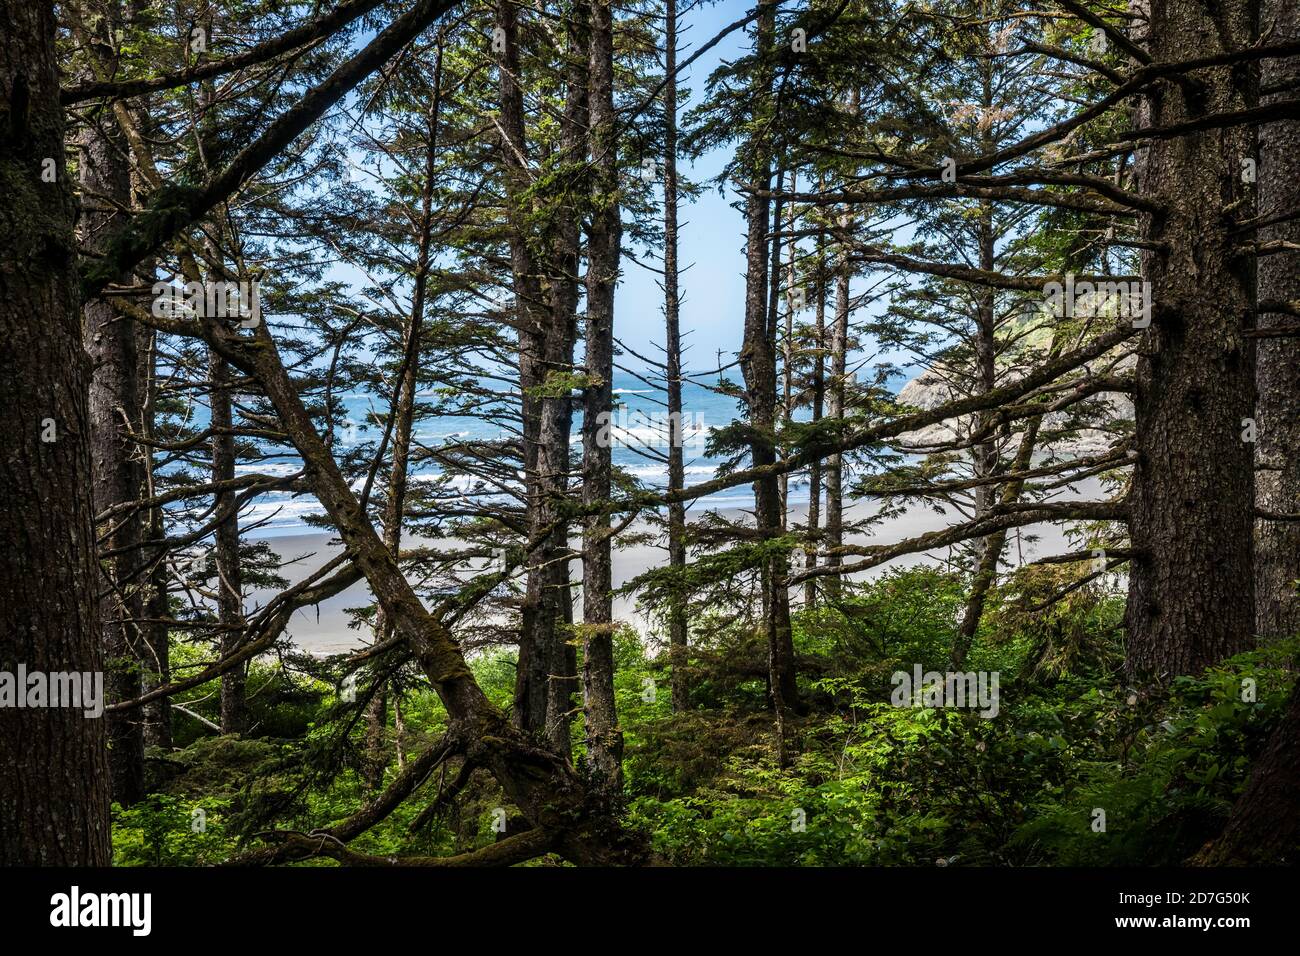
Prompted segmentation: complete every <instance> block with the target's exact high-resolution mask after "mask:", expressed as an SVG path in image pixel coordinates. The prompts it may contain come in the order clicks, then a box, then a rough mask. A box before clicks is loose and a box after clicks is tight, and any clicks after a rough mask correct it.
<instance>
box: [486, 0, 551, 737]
mask: <svg viewBox="0 0 1300 956" xmlns="http://www.w3.org/2000/svg"><path fill="white" fill-rule="evenodd" d="M497 29H499V30H500V31H501V33H500V36H501V38H502V49H501V51H500V58H499V66H498V86H499V90H500V98H501V123H500V125H501V138H502V143H501V162H502V166H503V168H504V171H505V189H506V197H507V205H508V213H507V222H508V230H509V245H510V266H511V274H512V277H513V284H514V293H515V317H516V320H517V322H518V336H519V392H520V404H521V409H520V413H521V416H522V418H521V426H522V428H521V431H522V434H523V448H522V451H521V454H522V458H523V467H524V494H525V499H526V501H527V508H528V511H529V515H530V525H535V524H536V521H537V517H536V516H537V510H538V507H539V503H540V502H541V500H542V498H541V489H540V487H539V483H538V467H537V452H538V447H539V444H538V440H539V435H540V430H541V400H540V399H539V398H538V397H537V389H538V388H539V387H540V386H541V385H542V382H543V380H544V379H543V372H542V367H541V363H542V351H543V348H544V342H543V337H544V330H545V327H546V318H545V316H544V315H543V314H542V312H543V302H542V289H541V282H540V279H539V275H540V272H539V269H538V263H537V262H536V259H535V256H534V254H533V250H532V249H531V248H530V246H529V243H528V236H529V234H530V227H529V223H528V219H529V209H528V208H527V206H526V200H525V199H523V198H522V197H523V196H524V194H525V192H526V190H527V189H528V187H529V170H528V165H527V162H528V159H527V157H528V145H527V141H526V137H525V132H524V100H523V90H522V89H521V88H520V84H519V76H520V58H519V13H518V9H517V7H516V5H515V4H514V3H512V2H511V0H500V2H499V3H498V4H497ZM525 587H526V590H525V597H524V604H523V608H522V609H521V616H522V621H521V627H520V634H519V663H518V669H517V671H516V675H515V703H514V719H515V723H516V724H517V725H518V726H519V728H520V729H521V730H523V731H524V732H526V733H530V734H539V735H541V734H544V733H545V731H546V708H547V694H548V687H547V684H548V675H549V674H550V649H551V646H552V639H551V637H550V635H549V634H548V633H547V632H546V622H545V619H544V616H543V607H542V590H543V588H542V554H541V549H537V550H536V551H534V552H533V554H532V556H531V557H530V558H529V561H528V570H527V583H526V586H525Z"/></svg>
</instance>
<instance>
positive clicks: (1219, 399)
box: [1126, 0, 1255, 680]
mask: <svg viewBox="0 0 1300 956" xmlns="http://www.w3.org/2000/svg"><path fill="white" fill-rule="evenodd" d="M1253 27H1254V24H1253V16H1252V7H1251V3H1250V0H1229V2H1227V3H1226V4H1223V5H1220V7H1219V8H1218V9H1217V10H1216V11H1214V12H1211V11H1209V10H1207V9H1206V8H1205V7H1204V6H1202V5H1201V4H1200V3H1198V2H1196V0H1172V2H1168V3H1166V4H1164V5H1153V6H1152V10H1151V20H1150V33H1149V48H1150V52H1151V55H1152V57H1153V59H1154V60H1156V61H1157V62H1160V61H1165V60H1170V59H1176V58H1179V57H1186V56H1189V55H1209V54H1213V53H1220V52H1224V51H1228V50H1239V49H1243V48H1245V47H1246V46H1248V45H1249V44H1250V42H1251V35H1252V30H1253ZM1254 92H1255V91H1254V85H1253V83H1252V82H1251V81H1250V79H1249V77H1248V71H1245V70H1236V71H1234V70H1232V69H1229V68H1226V67H1221V68H1214V69H1208V70H1205V71H1203V72H1201V73H1198V74H1197V79H1196V82H1194V83H1193V82H1190V81H1189V82H1186V83H1168V84H1164V85H1161V86H1158V87H1156V88H1154V90H1153V92H1152V94H1151V96H1150V99H1149V102H1148V109H1149V119H1148V122H1149V123H1150V124H1151V125H1155V126H1163V125H1165V124H1169V123H1178V122H1182V121H1185V120H1191V119H1194V118H1196V117H1197V116H1199V115H1202V114H1203V113H1206V112H1226V111H1230V110H1236V109H1243V108H1247V107H1250V106H1253V105H1254V104H1253V99H1254ZM1252 140H1253V134H1252V131H1251V130H1250V129H1249V128H1248V127H1242V126H1237V127H1230V128H1225V129H1215V130H1208V131H1205V132H1201V133H1197V134H1194V135H1189V136H1185V137H1180V138H1174V139H1163V138H1162V139H1155V140H1154V141H1153V142H1151V144H1150V146H1149V147H1148V149H1147V153H1146V156H1145V157H1144V160H1143V166H1144V168H1143V172H1142V175H1143V177H1144V178H1145V182H1144V183H1142V189H1141V192H1142V194H1143V195H1145V196H1148V197H1151V198H1152V199H1155V200H1157V201H1158V202H1160V203H1161V204H1162V205H1163V206H1164V207H1165V210H1164V211H1163V212H1161V213H1160V214H1159V215H1155V214H1152V213H1150V212H1143V213H1142V215H1141V216H1140V222H1141V235H1142V238H1143V239H1145V240H1148V241H1151V242H1155V243H1161V244H1163V249H1164V251H1160V252H1148V253H1144V255H1143V276H1144V278H1146V279H1147V280H1149V281H1150V283H1151V303H1152V316H1151V325H1150V328H1149V329H1147V330H1146V331H1145V332H1144V333H1143V340H1142V343H1141V346H1140V349H1139V352H1140V354H1139V360H1138V367H1137V374H1136V388H1135V395H1134V404H1135V408H1136V417H1137V436H1136V450H1137V452H1138V457H1137V461H1136V463H1135V467H1134V473H1133V488H1132V492H1131V494H1130V505H1131V525H1130V528H1131V534H1132V543H1133V548H1134V555H1133V560H1132V562H1131V571H1130V575H1129V595H1128V606H1127V612H1126V624H1127V629H1128V648H1127V658H1126V669H1127V671H1128V673H1129V675H1130V676H1131V677H1134V678H1137V677H1143V678H1151V679H1157V680H1164V679H1169V678H1172V677H1175V676H1178V675H1180V674H1192V673H1196V672H1198V671H1200V670H1202V669H1203V668H1204V667H1206V666H1207V665H1210V664H1213V663H1215V662H1217V661H1219V660H1222V659H1223V658H1225V657H1228V656H1230V655H1232V654H1235V653H1238V652H1240V651H1243V650H1246V649H1248V648H1249V647H1251V646H1252V645H1253V643H1254V641H1253V634H1254V625H1255V601H1254V583H1255V582H1254V570H1253V561H1252V548H1253V532H1254V521H1253V507H1254V502H1255V489H1254V474H1253V465H1254V461H1253V458H1254V455H1253V452H1254V448H1253V446H1252V445H1250V444H1249V443H1247V442H1246V441H1244V440H1243V429H1244V428H1245V420H1246V419H1247V418H1249V417H1250V416H1251V415H1252V405H1253V399H1254V375H1255V362H1254V353H1253V349H1252V348H1251V347H1250V344H1249V342H1248V340H1247V339H1246V338H1245V336H1244V334H1243V331H1244V329H1243V326H1244V324H1245V322H1246V321H1247V318H1248V316H1249V315H1250V312H1251V309H1252V306H1253V302H1254V268H1253V266H1252V264H1251V263H1250V261H1249V259H1248V258H1247V257H1243V256H1241V255H1239V254H1238V250H1237V249H1236V248H1234V244H1235V241H1236V236H1235V235H1234V234H1233V233H1232V231H1231V230H1232V223H1233V221H1234V219H1245V218H1249V217H1250V216H1251V214H1252V205H1253V203H1252V202H1251V201H1250V197H1249V192H1248V187H1247V186H1246V185H1245V184H1243V183H1242V177H1241V160H1242V159H1243V158H1245V157H1248V156H1250V155H1251V153H1252V151H1253V142H1252ZM1229 206H1232V209H1231V210H1229V208H1228V207H1229Z"/></svg>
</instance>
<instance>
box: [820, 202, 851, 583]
mask: <svg viewBox="0 0 1300 956" xmlns="http://www.w3.org/2000/svg"><path fill="white" fill-rule="evenodd" d="M848 223H849V216H848V214H847V213H845V214H844V215H842V216H841V217H840V225H841V226H842V227H844V228H847V226H848ZM851 268H852V267H851V266H850V265H849V250H848V247H847V246H841V247H840V255H839V263H838V264H837V266H836V270H835V321H834V324H833V325H832V326H831V380H830V388H829V390H828V391H829V393H830V396H829V400H828V402H827V405H828V408H827V414H828V415H829V416H830V418H832V419H834V420H835V421H837V422H842V421H843V420H844V414H845V409H844V398H845V393H846V391H847V382H846V381H845V377H846V376H847V374H848V339H849V314H850V308H849V277H850V275H851ZM843 546H844V456H843V455H841V454H840V453H839V452H836V453H835V454H834V455H831V456H830V458H828V459H827V461H826V550H827V554H826V566H827V567H833V568H838V567H839V566H840V565H841V564H842V563H843V558H842V557H841V555H840V554H839V550H838V549H839V548H842V547H843ZM822 590H823V592H824V593H825V594H826V596H827V597H829V598H830V599H831V600H832V601H835V600H837V599H838V598H839V596H840V575H839V574H838V573H834V574H828V575H826V576H825V578H824V581H823V584H822Z"/></svg>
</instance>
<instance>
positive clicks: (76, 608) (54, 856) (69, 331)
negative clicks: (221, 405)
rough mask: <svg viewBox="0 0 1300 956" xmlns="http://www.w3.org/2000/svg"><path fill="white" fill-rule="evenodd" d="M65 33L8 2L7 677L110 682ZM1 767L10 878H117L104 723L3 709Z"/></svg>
mask: <svg viewBox="0 0 1300 956" xmlns="http://www.w3.org/2000/svg"><path fill="white" fill-rule="evenodd" d="M54 27H55V24H54V14H53V6H52V5H51V4H47V3H23V2H17V0H0V181H3V182H4V184H5V190H4V194H3V196H2V197H0V234H3V235H4V237H5V241H4V243H3V244H0V333H2V334H3V337H4V343H5V347H4V348H3V349H0V434H4V435H5V436H6V438H7V442H8V445H7V450H6V452H5V454H4V455H3V456H0V487H3V488H4V489H5V495H6V501H5V507H4V508H0V540H3V541H4V542H6V548H5V559H4V561H3V562H0V671H4V672H7V673H9V674H16V670H17V668H18V666H19V665H20V664H22V665H25V667H26V668H27V670H28V671H29V672H34V671H42V672H46V673H52V672H81V673H89V674H102V668H103V652H102V647H101V639H102V637H101V631H100V627H99V609H98V601H97V597H96V595H97V594H98V592H99V589H100V580H101V575H100V572H99V569H98V568H97V567H96V562H95V531H94V511H93V507H92V502H91V493H90V481H89V477H90V474H91V462H90V409H89V403H88V395H89V387H90V362H89V361H88V358H87V356H86V352H85V349H84V346H83V342H82V331H81V302H80V296H79V295H78V289H79V284H78V281H77V272H76V262H77V253H76V245H75V240H74V236H73V222H74V220H75V218H76V206H75V203H74V200H73V193H72V188H71V183H70V182H69V181H68V175H67V170H66V168H65V164H64V152H63V142H64V140H63V136H64V127H63V110H62V107H61V106H60V105H59V79H58V68H57V63H56V59H55V51H54V37H55V28H54ZM43 173H45V174H47V176H43V175H42V174H43ZM47 177H52V179H50V178H47ZM23 690H24V691H25V690H26V688H23ZM99 703H100V704H101V705H102V704H103V703H104V701H103V700H102V699H101V700H100V701H99ZM0 766H2V767H4V768H5V772H4V773H0V806H3V807H4V811H3V813H2V814H0V866H35V865H46V866H75V865H86V866H107V865H108V863H109V858H110V854H109V789H108V759H107V742H106V737H105V722H104V720H103V719H102V718H99V719H96V718H91V717H87V716H86V715H85V712H84V711H83V710H81V709H76V708H72V707H43V708H38V709H27V708H22V709H19V708H16V707H3V708H0Z"/></svg>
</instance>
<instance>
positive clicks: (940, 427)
mask: <svg viewBox="0 0 1300 956" xmlns="http://www.w3.org/2000/svg"><path fill="white" fill-rule="evenodd" d="M1134 364H1135V362H1134V359H1133V358H1132V357H1129V358H1127V359H1125V360H1124V361H1122V362H1120V363H1118V364H1116V365H1115V366H1113V367H1112V368H1111V370H1110V371H1111V373H1112V374H1113V373H1116V372H1120V373H1122V372H1126V371H1131V370H1132V368H1133V366H1134ZM1017 377H1018V374H1017V373H1016V372H1014V371H1008V372H1007V373H1006V374H1005V378H1004V380H1003V381H1001V382H999V384H1007V382H1010V381H1014V380H1015V379H1016V378H1017ZM952 378H953V379H956V378H957V376H955V375H954V376H952ZM965 397H966V393H964V392H962V391H961V390H960V389H958V388H955V387H954V386H953V385H952V384H951V383H950V382H949V381H948V380H946V379H945V376H944V375H943V371H942V366H936V367H933V368H929V369H926V370H925V371H923V372H921V374H920V375H917V376H916V377H915V378H914V379H912V380H911V381H910V382H908V383H907V384H906V385H904V386H903V387H902V388H901V389H900V390H899V392H898V401H899V402H900V403H901V404H904V405H910V406H912V407H914V408H919V409H923V410H929V409H933V408H938V407H939V406H941V405H945V404H947V403H949V402H952V401H956V400H957V399H961V398H965ZM1089 401H1090V402H1091V403H1092V404H1093V406H1095V411H1094V413H1093V414H1091V415H1090V416H1089V419H1088V422H1089V424H1092V425H1098V426H1102V427H1089V428H1078V429H1077V430H1075V431H1073V432H1071V433H1067V434H1065V435H1061V436H1055V437H1053V435H1052V433H1054V432H1058V431H1060V430H1062V429H1064V428H1067V427H1069V425H1070V423H1071V415H1070V413H1068V412H1053V413H1052V414H1050V415H1048V416H1047V417H1046V418H1045V419H1044V421H1043V429H1042V431H1043V433H1045V435H1046V437H1044V438H1043V439H1041V440H1040V441H1039V443H1038V450H1039V451H1040V452H1050V453H1051V454H1053V455H1056V456H1060V457H1064V458H1076V457H1084V456H1088V455H1097V454H1101V453H1102V452H1105V451H1106V449H1108V448H1110V447H1111V445H1112V444H1114V442H1115V439H1116V437H1117V435H1116V426H1119V428H1120V429H1123V428H1124V427H1125V423H1127V424H1128V426H1129V427H1131V423H1132V421H1133V401H1132V399H1131V398H1130V397H1129V396H1128V395H1126V394H1125V393H1123V392H1099V393H1098V394H1097V395H1095V396H1092V397H1091V398H1090V400H1089ZM973 418H974V416H973V415H962V416H958V417H957V418H952V419H946V420H945V421H942V422H938V423H936V424H934V425H928V426H926V427H925V428H921V429H918V430H916V431H913V432H904V433H903V434H901V435H899V436H898V438H897V439H896V440H895V441H894V442H893V444H894V447H896V448H897V449H898V450H899V451H904V452H909V453H913V454H915V453H924V452H927V451H931V450H935V449H936V446H942V445H946V444H950V443H952V442H954V441H956V440H958V439H959V438H960V437H961V436H964V435H967V434H969V433H970V430H971V427H972V422H973ZM1107 426H1109V427H1107ZM1013 440H1018V435H1017V434H1015V433H1013V435H1011V436H1009V438H1008V437H1004V438H1003V443H1005V444H1008V445H1009V444H1011V441H1013Z"/></svg>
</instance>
